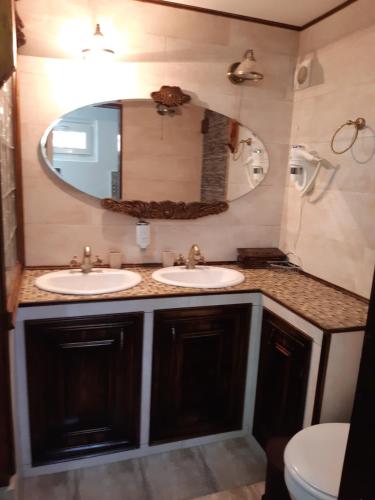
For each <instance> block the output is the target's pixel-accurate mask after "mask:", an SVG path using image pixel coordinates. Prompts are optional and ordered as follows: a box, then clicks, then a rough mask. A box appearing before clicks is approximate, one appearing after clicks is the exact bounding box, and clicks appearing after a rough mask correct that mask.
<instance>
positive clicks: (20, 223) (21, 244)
mask: <svg viewBox="0 0 375 500" xmlns="http://www.w3.org/2000/svg"><path fill="white" fill-rule="evenodd" d="M13 105H14V114H13V115H14V116H13V118H14V139H15V180H16V218H17V258H18V261H19V262H20V264H21V268H23V267H24V266H25V234H24V231H25V230H24V209H23V183H22V153H21V119H20V104H19V86H18V80H17V73H15V74H14V76H13Z"/></svg>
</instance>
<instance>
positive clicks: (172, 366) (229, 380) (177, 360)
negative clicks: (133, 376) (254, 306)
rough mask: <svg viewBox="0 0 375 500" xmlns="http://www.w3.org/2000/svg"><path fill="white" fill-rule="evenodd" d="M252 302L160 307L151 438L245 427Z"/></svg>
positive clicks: (153, 440) (175, 437) (159, 439)
mask: <svg viewBox="0 0 375 500" xmlns="http://www.w3.org/2000/svg"><path fill="white" fill-rule="evenodd" d="M250 313H251V306H248V305H238V306H237V305H235V306H220V307H204V308H191V309H178V310H170V311H157V312H156V313H155V330H154V347H153V382H152V404H151V433H150V441H151V443H159V442H163V441H174V440H179V439H185V438H189V437H194V436H200V435H205V434H214V433H219V432H226V431H229V430H235V429H240V428H241V427H242V413H243V401H244V388H245V376H246V360H247V349H248V337H249V328H250Z"/></svg>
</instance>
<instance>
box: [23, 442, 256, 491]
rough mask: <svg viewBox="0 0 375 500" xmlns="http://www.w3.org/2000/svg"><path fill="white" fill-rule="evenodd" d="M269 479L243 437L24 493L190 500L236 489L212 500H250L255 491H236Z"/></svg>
mask: <svg viewBox="0 0 375 500" xmlns="http://www.w3.org/2000/svg"><path fill="white" fill-rule="evenodd" d="M264 475H265V460H264V458H263V455H262V454H260V452H259V450H257V449H256V448H255V447H254V446H252V444H251V440H249V441H247V440H246V439H242V438H241V439H230V440H227V441H222V442H219V443H213V444H208V445H204V446H196V447H194V448H186V449H182V450H177V451H170V452H167V453H161V454H158V455H150V456H148V457H143V458H139V459H133V460H124V461H121V462H115V463H112V464H107V465H100V466H95V467H87V468H82V469H78V470H76V471H71V472H64V473H58V474H50V475H44V476H37V477H32V478H25V479H24V481H23V483H22V486H21V491H22V490H23V492H24V494H23V498H22V500H188V499H192V498H197V497H202V496H204V495H208V494H213V493H215V492H220V491H222V490H230V491H229V492H226V493H227V494H230V495H232V496H229V497H228V498H225V497H224V498H222V497H220V496H219V497H217V498H216V496H214V497H213V498H212V499H211V500H235V499H236V500H237V498H238V499H242V497H241V496H239V497H238V495H239V494H240V495H243V494H245V493H246V494H248V497H246V496H245V497H243V498H244V499H246V500H253V498H252V496H249V495H250V493H251V494H252V493H253V490H251V489H249V490H248V491H247V490H246V489H244V491H245V493H244V491H239V492H238V491H236V490H235V488H238V487H239V486H245V485H249V484H252V483H255V482H257V481H261V480H263V479H264ZM251 488H253V487H251ZM232 490H234V492H233V491H232ZM220 494H221V493H220ZM234 494H235V495H237V496H233V495H234ZM254 498H255V499H256V498H257V497H254ZM207 500H208V499H207Z"/></svg>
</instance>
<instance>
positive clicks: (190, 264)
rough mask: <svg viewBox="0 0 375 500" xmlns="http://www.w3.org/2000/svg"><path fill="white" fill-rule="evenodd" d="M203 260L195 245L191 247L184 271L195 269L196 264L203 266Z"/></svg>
mask: <svg viewBox="0 0 375 500" xmlns="http://www.w3.org/2000/svg"><path fill="white" fill-rule="evenodd" d="M204 262H205V260H204V257H203V255H202V254H201V251H200V248H199V246H198V245H197V244H194V245H192V247H191V248H190V250H189V255H188V257H187V259H186V269H195V266H196V265H197V264H204Z"/></svg>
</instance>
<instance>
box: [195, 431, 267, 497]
mask: <svg viewBox="0 0 375 500" xmlns="http://www.w3.org/2000/svg"><path fill="white" fill-rule="evenodd" d="M201 451H202V454H203V457H204V460H205V462H206V464H207V466H208V467H209V469H210V471H211V473H212V475H213V476H214V478H215V481H216V483H217V485H218V488H217V491H222V490H228V489H231V488H234V487H236V486H242V485H248V484H253V483H257V482H259V481H263V480H264V477H265V467H266V464H265V461H264V460H263V459H262V457H261V456H260V454H259V452H258V451H257V450H256V449H254V448H253V447H252V446H251V444H250V443H249V442H248V441H247V440H246V439H245V438H237V439H228V440H227V441H221V442H219V443H212V444H209V445H205V446H201Z"/></svg>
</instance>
